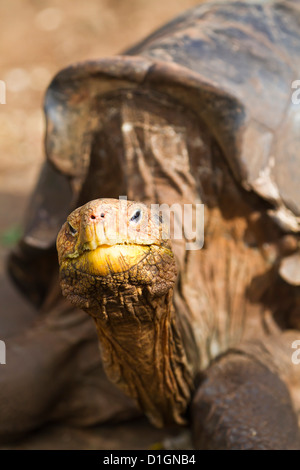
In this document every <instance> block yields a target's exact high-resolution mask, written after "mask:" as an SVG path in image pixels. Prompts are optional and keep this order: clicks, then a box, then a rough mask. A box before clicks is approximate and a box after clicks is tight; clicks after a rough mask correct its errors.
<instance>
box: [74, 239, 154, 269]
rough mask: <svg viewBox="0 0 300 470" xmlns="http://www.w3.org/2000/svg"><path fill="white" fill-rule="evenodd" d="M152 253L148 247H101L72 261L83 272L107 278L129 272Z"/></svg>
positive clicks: (86, 252)
mask: <svg viewBox="0 0 300 470" xmlns="http://www.w3.org/2000/svg"><path fill="white" fill-rule="evenodd" d="M149 251H150V247H149V246H147V245H101V246H99V247H97V248H95V249H94V250H91V251H85V252H84V253H82V254H81V255H80V256H79V257H78V258H75V259H73V260H72V263H73V264H74V265H75V267H76V268H77V269H78V270H79V271H82V272H85V273H88V274H91V275H95V276H97V275H98V276H107V275H108V274H114V273H121V272H124V271H128V269H130V268H131V267H132V266H135V265H136V264H137V263H139V262H140V261H141V260H142V259H143V258H144V257H145V256H146V255H147V254H148V253H149Z"/></svg>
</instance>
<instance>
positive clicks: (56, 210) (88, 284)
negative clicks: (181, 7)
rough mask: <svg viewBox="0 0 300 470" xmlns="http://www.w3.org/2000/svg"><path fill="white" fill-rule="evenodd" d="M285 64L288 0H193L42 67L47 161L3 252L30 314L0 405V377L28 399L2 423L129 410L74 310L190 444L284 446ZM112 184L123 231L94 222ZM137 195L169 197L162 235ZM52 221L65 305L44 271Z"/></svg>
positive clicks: (292, 209) (293, 143) (296, 205)
mask: <svg viewBox="0 0 300 470" xmlns="http://www.w3.org/2000/svg"><path fill="white" fill-rule="evenodd" d="M299 78H300V2H299V0H291V1H261V2H259V1H257V2H245V1H243V2H213V3H205V4H203V5H200V6H199V7H197V8H194V9H192V10H190V11H187V12H186V13H184V14H183V15H181V16H179V17H178V18H176V19H175V20H174V21H172V22H170V23H169V24H167V25H166V26H164V27H163V28H161V29H159V30H158V31H156V32H155V33H153V34H152V35H151V36H149V37H148V38H146V39H145V40H144V41H142V42H141V43H140V44H138V45H136V46H135V47H133V48H131V49H130V50H128V51H126V52H125V53H124V54H122V55H119V56H115V57H110V58H106V59H101V60H97V61H89V62H83V63H79V64H75V65H73V66H70V67H68V68H66V69H64V70H62V71H61V72H60V73H58V75H57V76H56V77H55V78H54V80H53V81H52V83H51V84H50V86H49V88H48V90H47V93H46V97H45V113H46V120H47V131H46V140H45V148H46V155H47V161H46V163H45V165H44V168H43V170H42V173H41V177H40V180H39V182H38V185H37V188H36V191H35V193H34V195H33V197H32V200H31V202H30V209H29V213H28V217H27V226H26V228H25V232H24V237H23V239H22V240H21V242H20V243H19V246H18V247H17V249H16V250H15V252H14V253H13V254H12V255H11V257H10V261H9V270H10V273H11V275H12V277H13V278H14V280H15V282H16V284H17V285H18V286H19V288H20V289H21V290H22V291H23V292H25V293H26V295H27V297H28V298H30V299H31V300H32V302H33V303H34V304H35V305H36V306H37V307H38V308H39V309H40V310H41V315H40V317H39V320H38V322H37V324H36V325H35V326H34V327H33V328H32V329H31V330H30V331H29V332H27V333H26V336H23V337H22V338H21V339H20V338H17V339H15V349H12V356H11V357H14V356H13V354H15V355H16V357H17V354H21V353H22V354H23V355H25V357H27V358H30V361H28V362H27V363H26V362H24V361H23V367H26V368H27V374H21V376H20V374H19V375H18V376H14V377H13V380H10V385H9V387H8V386H6V388H5V387H4V389H3V387H1V389H0V395H1V396H0V398H1V402H2V403H3V400H2V398H5V397H4V394H5V393H6V394H10V395H11V396H13V397H15V396H16V388H17V387H16V386H19V387H20V386H22V387H23V400H24V396H25V397H26V399H27V404H26V410H25V411H24V412H23V411H22V410H23V407H24V402H23V401H22V400H20V397H19V398H18V399H14V400H11V406H9V405H8V406H7V407H6V410H7V411H4V412H3V413H4V414H5V413H7V417H8V419H7V420H6V421H7V422H9V423H10V425H9V426H10V428H9V429H5V432H6V433H8V434H9V433H10V434H11V435H12V436H13V435H15V434H16V433H17V432H24V430H26V429H32V428H34V427H35V426H38V425H40V424H42V423H43V422H45V421H46V420H59V419H61V420H62V419H63V420H69V422H71V423H76V424H78V425H89V424H94V423H95V422H101V421H102V420H105V419H113V418H115V419H117V418H118V417H120V416H124V415H126V414H127V416H130V415H133V414H134V413H137V409H136V407H135V405H133V404H132V402H131V401H130V400H129V399H127V398H125V395H124V394H123V392H122V391H118V389H117V388H116V387H115V385H113V384H111V385H110V382H108V381H107V379H106V377H105V376H104V374H103V373H102V369H101V366H100V354H98V351H97V344H96V343H97V341H96V335H95V336H94V329H93V325H92V322H91V320H90V318H89V317H88V315H86V314H85V313H84V312H82V311H81V309H82V308H83V309H84V310H87V311H88V312H89V313H90V314H91V315H92V316H93V317H94V319H95V321H96V324H97V329H98V333H99V337H100V343H101V351H102V361H103V363H104V368H105V371H106V373H107V374H108V376H109V378H110V380H111V381H112V382H114V383H115V384H116V385H118V386H120V387H121V388H122V390H124V391H125V392H126V393H127V394H129V395H130V396H131V397H133V398H134V400H135V401H136V402H137V403H138V405H139V406H140V408H141V409H142V410H143V412H144V413H145V414H146V415H147V416H148V417H149V419H150V420H151V421H152V423H154V424H155V425H157V426H164V425H166V424H167V425H168V424H172V423H176V424H179V425H180V426H186V425H188V424H190V427H191V429H192V433H193V441H194V446H195V447H197V448H204V449H279V448H285V449H293V448H298V447H299V431H298V415H299V410H300V365H298V362H299V361H298V360H297V358H298V356H297V350H296V349H293V348H297V345H298V344H299V343H297V341H298V340H299V337H300V333H299V325H300V291H299V284H300V275H299V272H300V255H299V232H300V192H299V180H300V170H299V161H300V154H299V139H300V138H299V136H300V132H299V122H300V106H299V105H298V104H297V102H298V100H297V99H295V97H296V92H297V88H293V87H296V86H297V79H299ZM120 196H123V197H124V196H126V197H128V201H127V202H126V201H125V202H124V204H125V208H126V213H128V219H126V224H125V225H126V226H127V228H128V227H129V228H130V227H131V229H130V230H129V231H126V236H125V235H124V233H123V232H122V230H119V229H115V230H112V215H113V214H115V215H116V214H118V213H119V210H120V209H119V205H118V204H119V202H118V198H119V197H120ZM152 204H156V205H157V204H158V205H160V204H165V206H166V207H171V208H172V207H173V208H174V207H176V208H177V209H176V210H174V211H171V212H170V215H171V216H172V215H173V217H171V219H170V220H171V222H172V223H171V229H170V236H171V242H169V240H168V239H167V238H166V237H165V234H166V231H165V230H164V226H165V224H166V221H165V219H164V218H161V216H160V213H156V215H155V214H154V215H155V217H154V218H153V217H152V218H151V217H150V218H149V217H148V216H147V215H149V214H150V212H149V211H150V209H149V207H150V206H151V205H152ZM201 204H203V205H204V226H203V229H204V244H203V246H202V243H200V244H199V246H193V247H192V248H196V249H187V244H189V247H190V248H191V246H190V245H191V244H192V245H193V243H194V242H195V240H193V238H192V235H193V233H195V232H193V230H190V232H193V233H186V232H185V231H184V233H183V236H181V237H174V236H172V234H173V233H174V230H173V229H174V226H175V225H176V220H178V214H179V212H180V210H181V209H182V210H183V208H184V206H185V205H186V206H188V207H192V210H191V215H192V216H193V215H197V210H196V209H197V207H198V205H201ZM201 207H202V206H201ZM74 210H75V211H74ZM72 211H73V212H72ZM70 212H72V213H71V215H69V216H68V219H67V222H65V219H66V218H67V215H68V214H69V213H70ZM152 215H153V214H152V213H151V216H152ZM146 216H147V217H146ZM145 217H146V219H147V220H151V223H150V222H149V223H148V222H147V223H148V225H147V223H146V222H145V223H144V220H146V219H145ZM201 220H202V219H201ZM196 222H197V219H196ZM63 223H64V225H63V228H62V230H61V232H60V235H59V238H58V251H59V259H60V264H61V283H62V286H63V291H64V294H65V295H67V297H68V298H69V300H71V302H72V303H75V307H72V304H71V303H69V301H68V300H65V299H63V297H62V296H61V293H60V288H59V278H58V262H57V255H56V251H55V240H56V237H57V234H58V231H59V229H60V227H61V225H62V224H63ZM149 224H150V225H151V233H152V238H151V237H150V239H148V242H145V241H143V240H142V238H143V233H144V231H147V230H148V228H149ZM153 233H154V235H153ZM163 235H164V236H163ZM196 245H197V244H196ZM200 248H201V249H200ZM176 273H177V274H176ZM18 351H19V352H18ZM20 351H21V353H20ZM16 361H17V359H16ZM24 364H26V366H24ZM51 374H56V375H57V380H56V381H53V382H51V385H50V386H49V376H50V375H51ZM8 388H9V390H8ZM3 390H4V391H3ZM32 397H34V399H32ZM11 423H13V424H11ZM1 427H2V428H1V434H2V433H3V432H4V431H3V425H2V424H1Z"/></svg>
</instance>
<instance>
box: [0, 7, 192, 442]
mask: <svg viewBox="0 0 300 470" xmlns="http://www.w3.org/2000/svg"><path fill="white" fill-rule="evenodd" d="M198 3H201V2H200V0H151V2H149V1H146V0H122V1H121V0H85V1H83V0H82V1H78V0H63V1H62V0H60V1H58V0H54V1H48V0H1V1H0V80H3V81H4V82H5V83H6V104H0V282H1V285H2V286H6V282H7V281H3V274H4V266H5V257H6V255H7V253H8V251H9V249H10V248H11V246H13V245H14V244H15V243H16V241H17V239H18V237H19V236H20V233H21V226H22V219H23V217H24V211H25V208H26V204H27V201H28V196H29V194H30V192H31V190H32V189H33V187H34V185H35V181H36V179H37V176H38V173H39V168H40V166H41V163H42V161H43V133H44V116H43V110H42V108H43V97H44V93H45V89H46V87H47V86H48V84H49V82H50V80H51V78H52V77H53V76H54V75H55V74H56V73H57V72H58V71H59V70H60V69H61V68H63V67H66V66H67V65H69V64H70V63H73V62H77V61H81V60H85V59H96V58H99V57H103V56H108V55H113V54H117V53H118V52H120V51H122V50H124V49H125V48H126V47H129V46H131V45H133V44H134V43H135V42H136V41H138V40H140V39H142V38H143V37H145V36H146V35H147V34H149V33H151V32H152V31H153V30H154V29H156V28H157V27H159V26H161V25H162V24H164V23H165V22H167V21H168V20H170V19H172V18H173V17H174V16H176V15H177V14H179V13H180V12H182V11H184V10H186V9H188V8H190V7H192V6H194V5H196V4H198ZM3 289H4V290H5V292H7V294H6V295H5V296H2V298H1V299H0V309H1V311H0V313H1V314H2V315H3V314H5V315H7V316H8V317H9V311H10V309H12V308H23V306H22V305H23V304H21V301H20V300H18V299H17V297H18V296H17V295H16V294H15V293H14V291H11V292H12V294H11V292H10V290H9V289H7V288H6V287H3ZM11 296H13V299H14V300H11V299H12V297H11ZM19 305H21V307H19ZM0 338H1V332H0ZM55 433H56V434H55V436H56V437H55V439H56V440H57V448H68V447H70V446H71V447H73V448H74V447H75V448H76V443H77V442H82V436H80V433H79V434H72V433H71V434H69V433H68V432H67V431H66V430H61V431H59V433H57V432H56V431H55ZM101 436H102V437H101V438H100V441H99V437H100V435H99V433H96V434H95V433H93V432H91V433H89V434H87V435H86V436H85V437H84V438H83V440H85V439H87V442H88V443H89V444H88V445H90V446H91V447H94V448H102V449H105V448H109V449H116V448H147V447H148V446H149V443H151V442H155V440H157V439H160V436H162V434H161V433H160V432H157V431H154V430H153V428H151V427H150V426H149V425H148V424H147V422H146V420H144V421H141V422H137V423H133V424H132V425H120V426H111V427H109V426H108V427H106V428H105V430H104V429H103V432H102V433H101ZM48 437H49V436H48ZM48 437H47V434H45V435H43V434H42V433H40V434H38V435H37V436H36V437H34V438H33V439H32V440H31V444H30V446H29V447H31V448H39V447H42V448H47V442H48ZM52 437H53V436H52ZM78 445H80V444H78ZM26 446H27V444H26V443H25V447H26ZM27 447H28V446H27ZM19 448H20V447H19ZM21 448H22V445H21Z"/></svg>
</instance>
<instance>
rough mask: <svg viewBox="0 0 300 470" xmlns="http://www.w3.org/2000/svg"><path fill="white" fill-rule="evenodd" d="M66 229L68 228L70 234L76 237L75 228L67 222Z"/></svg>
mask: <svg viewBox="0 0 300 470" xmlns="http://www.w3.org/2000/svg"><path fill="white" fill-rule="evenodd" d="M68 227H69V231H70V233H71V234H72V235H73V236H74V235H76V233H77V230H76V228H74V227H73V226H72V225H71V224H70V222H68Z"/></svg>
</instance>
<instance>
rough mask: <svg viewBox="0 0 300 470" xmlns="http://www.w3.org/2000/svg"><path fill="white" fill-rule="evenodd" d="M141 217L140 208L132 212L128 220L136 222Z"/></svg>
mask: <svg viewBox="0 0 300 470" xmlns="http://www.w3.org/2000/svg"><path fill="white" fill-rule="evenodd" d="M141 217H142V211H141V210H140V209H137V210H136V211H135V213H134V214H133V216H132V217H131V218H130V222H135V223H137V222H139V221H140V220H141Z"/></svg>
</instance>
